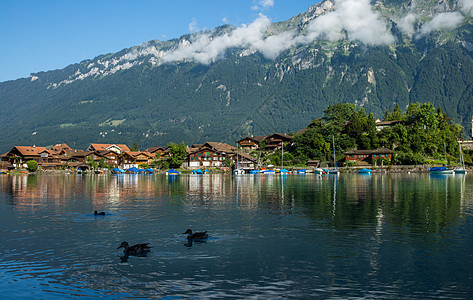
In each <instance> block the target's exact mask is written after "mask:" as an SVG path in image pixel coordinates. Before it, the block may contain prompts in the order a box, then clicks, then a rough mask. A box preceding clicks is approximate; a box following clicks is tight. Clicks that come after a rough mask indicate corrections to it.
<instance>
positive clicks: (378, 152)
mask: <svg viewBox="0 0 473 300" xmlns="http://www.w3.org/2000/svg"><path fill="white" fill-rule="evenodd" d="M394 153H395V152H394V151H393V150H390V149H387V148H384V147H381V148H378V149H375V150H351V151H348V152H345V153H344V154H345V159H346V161H355V162H356V161H361V162H366V163H369V164H371V163H372V162H373V161H374V160H377V159H381V158H387V159H389V160H391V159H392V157H393V154H394Z"/></svg>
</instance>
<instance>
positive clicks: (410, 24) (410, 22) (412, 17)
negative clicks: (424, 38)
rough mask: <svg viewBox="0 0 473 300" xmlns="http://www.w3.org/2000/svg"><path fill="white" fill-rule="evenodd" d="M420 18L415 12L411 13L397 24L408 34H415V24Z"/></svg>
mask: <svg viewBox="0 0 473 300" xmlns="http://www.w3.org/2000/svg"><path fill="white" fill-rule="evenodd" d="M418 19H419V17H418V16H417V15H416V14H414V13H409V14H407V16H405V17H404V18H402V19H401V20H400V21H399V22H398V23H397V25H398V26H399V29H400V30H401V31H402V32H403V33H405V34H408V35H411V36H412V35H413V34H414V33H415V29H414V24H415V22H416V21H417V20H418Z"/></svg>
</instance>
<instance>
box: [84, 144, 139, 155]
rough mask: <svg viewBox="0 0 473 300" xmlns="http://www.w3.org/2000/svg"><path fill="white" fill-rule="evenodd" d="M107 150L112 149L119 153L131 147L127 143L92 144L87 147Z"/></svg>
mask: <svg viewBox="0 0 473 300" xmlns="http://www.w3.org/2000/svg"><path fill="white" fill-rule="evenodd" d="M105 150H111V151H113V152H115V153H117V154H121V153H122V152H124V151H130V148H128V146H127V145H125V144H90V146H89V148H87V151H105Z"/></svg>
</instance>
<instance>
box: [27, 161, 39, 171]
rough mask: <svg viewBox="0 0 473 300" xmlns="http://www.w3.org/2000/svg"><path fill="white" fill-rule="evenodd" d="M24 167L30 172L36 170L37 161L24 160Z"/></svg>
mask: <svg viewBox="0 0 473 300" xmlns="http://www.w3.org/2000/svg"><path fill="white" fill-rule="evenodd" d="M26 169H27V170H28V171H30V172H35V171H36V170H38V163H37V162H36V161H35V160H29V161H27V162H26Z"/></svg>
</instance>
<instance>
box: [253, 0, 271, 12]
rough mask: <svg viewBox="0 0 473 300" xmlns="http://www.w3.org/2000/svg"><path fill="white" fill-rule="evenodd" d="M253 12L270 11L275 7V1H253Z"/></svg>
mask: <svg viewBox="0 0 473 300" xmlns="http://www.w3.org/2000/svg"><path fill="white" fill-rule="evenodd" d="M253 4H254V5H253V6H252V7H251V9H252V10H264V9H269V8H271V7H273V6H274V0H259V1H256V0H253Z"/></svg>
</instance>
